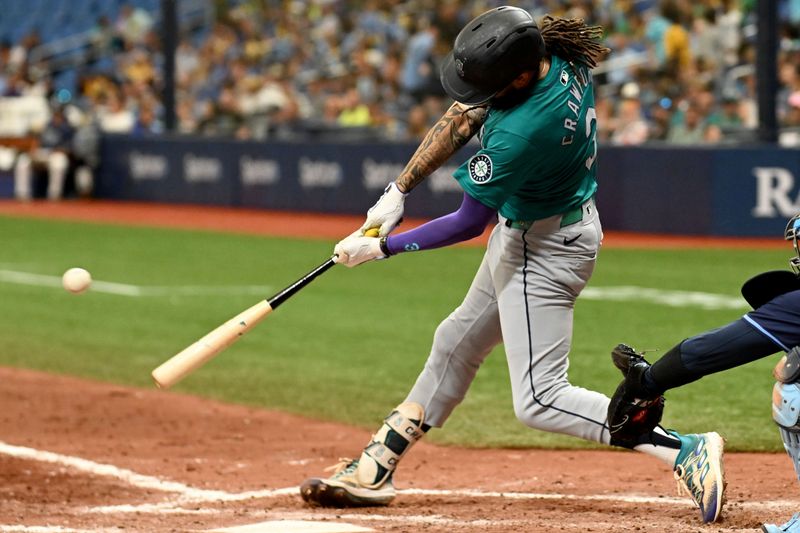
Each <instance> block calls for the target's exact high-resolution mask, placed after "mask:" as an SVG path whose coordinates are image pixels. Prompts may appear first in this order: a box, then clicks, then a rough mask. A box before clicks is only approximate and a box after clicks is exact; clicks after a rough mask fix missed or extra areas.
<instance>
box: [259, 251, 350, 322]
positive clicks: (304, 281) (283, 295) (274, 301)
mask: <svg viewBox="0 0 800 533" xmlns="http://www.w3.org/2000/svg"><path fill="white" fill-rule="evenodd" d="M335 264H336V262H335V261H334V258H333V257H331V258H330V259H327V260H326V261H325V262H324V263H322V264H321V265H319V266H318V267H316V268H315V269H314V270H312V271H311V272H309V273H308V274H306V275H305V276H303V277H302V278H300V279H298V280H297V281H295V282H294V283H292V284H291V285H289V286H288V287H286V288H285V289H283V290H282V291H281V292H279V293H278V294H276V295H275V296H273V297H272V298H269V299H268V300H267V303H269V305H270V307H272V308H273V309H275V308H276V307H278V306H279V305H281V304H282V303H283V302H285V301H286V300H288V299H289V298H291V297H292V295H294V294H295V293H296V292H297V291H299V290H300V289H302V288H303V287H305V286H306V285H308V284H309V283H311V282H312V281H314V279H315V278H316V277H317V276H319V275H320V274H322V273H323V272H325V271H326V270H328V269H329V268H331V267H332V266H333V265H335Z"/></svg>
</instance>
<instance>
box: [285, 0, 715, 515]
mask: <svg viewBox="0 0 800 533" xmlns="http://www.w3.org/2000/svg"><path fill="white" fill-rule="evenodd" d="M601 35H602V29H601V28H600V27H597V26H595V27H589V26H586V25H585V24H584V23H583V21H581V20H568V19H559V18H553V17H549V16H548V17H545V18H544V19H543V21H542V25H541V27H540V26H539V25H537V23H536V22H535V21H534V20H533V18H532V17H531V15H530V14H529V13H528V12H526V11H524V10H522V9H519V8H514V7H498V8H495V9H492V10H490V11H487V12H486V13H483V14H482V15H480V16H478V17H477V18H475V19H474V20H472V21H471V22H469V23H468V24H467V25H466V26H465V27H464V28H463V29H462V30H461V32H460V33H459V34H458V36H457V37H456V40H455V44H454V47H453V51H452V53H450V54H449V56H448V57H447V59H446V61H445V62H444V63H443V66H442V69H441V76H440V78H441V82H442V85H443V86H444V89H445V91H446V92H447V93H448V94H449V95H450V96H451V97H452V98H453V99H454V100H455V103H454V104H453V105H452V106H451V107H450V109H449V110H448V111H447V112H446V113H445V115H444V116H443V117H442V118H441V119H440V120H439V122H437V123H436V125H434V126H433V128H432V129H431V130H430V131H429V132H428V134H427V135H426V137H425V138H424V140H423V141H422V143H421V145H420V146H419V148H418V149H417V151H416V152H415V154H414V155H413V156H412V157H411V159H410V161H409V162H408V164H407V165H406V167H405V169H404V170H403V172H402V173H401V174H400V176H399V177H398V178H397V179H396V180H395V181H394V182H393V183H390V184H389V186H388V187H387V188H386V191H385V193H384V194H383V196H381V198H380V199H379V200H378V202H377V203H376V204H375V205H374V206H373V207H372V208H371V209H370V211H369V212H368V214H367V218H366V221H365V222H364V224H363V226H362V227H361V229H360V231H358V232H356V233H354V234H353V235H351V236H349V237H347V238H345V239H344V240H342V241H341V242H339V243H338V244H337V245H336V247H335V250H334V251H335V254H336V255H337V256H338V258H337V261H338V262H339V263H342V264H344V265H346V266H349V267H353V266H356V265H359V264H361V263H364V262H366V261H371V260H375V259H381V258H386V257H391V256H393V255H397V254H399V253H402V252H410V251H416V250H427V249H431V248H437V247H441V246H447V245H450V244H453V243H456V242H459V241H464V240H467V239H470V238H473V237H476V236H478V235H480V234H481V233H482V232H483V230H484V229H485V228H486V226H487V224H489V223H490V222H491V221H493V220H497V221H498V222H497V224H496V225H495V226H494V229H493V231H492V235H491V238H490V240H489V243H488V245H487V249H486V253H485V255H484V258H483V261H482V263H481V265H480V267H479V269H478V272H477V273H476V275H475V278H474V281H473V282H472V286H471V287H470V288H469V291H468V292H467V294H466V296H465V298H464V301H463V302H462V303H461V305H460V306H459V307H458V308H457V309H456V310H455V311H453V313H452V314H451V315H450V316H449V317H447V318H446V319H445V320H444V321H443V322H442V323H441V324H440V325H439V327H438V329H437V330H436V333H435V335H434V338H433V346H432V348H431V352H430V356H429V357H428V360H427V362H426V364H425V367H424V369H423V370H422V373H421V374H420V375H419V377H418V378H417V382H416V383H415V384H414V387H413V388H412V389H411V392H409V394H408V396H407V398H406V400H405V401H404V402H402V403H401V404H400V405H399V406H397V408H395V409H394V410H393V411H392V412H391V413H390V414H389V416H388V417H387V418H386V419H385V421H384V423H383V425H382V426H381V428H380V429H379V430H378V431H377V432H376V433H375V435H374V436H373V437H372V439H371V441H370V442H369V443H368V444H367V446H366V447H365V448H364V450H363V451H362V453H361V455H360V457H359V458H358V459H357V460H352V461H350V460H348V461H345V462H343V463H341V464H340V465H338V468H337V470H336V471H335V473H334V474H333V475H332V476H331V477H329V478H313V479H309V480H306V481H305V482H304V483H303V485H302V486H301V489H300V490H301V495H302V497H303V499H304V500H305V501H306V502H308V503H310V504H314V505H322V506H340V507H346V506H361V505H381V504H387V503H389V502H390V501H392V500H393V499H394V497H395V488H394V486H393V483H392V476H393V474H394V471H395V469H396V468H397V465H398V463H399V462H400V460H401V459H402V457H403V456H404V455H405V454H406V453H407V452H408V450H409V449H410V448H411V447H412V445H413V444H414V443H415V442H417V441H418V440H419V439H420V438H422V437H423V435H424V434H425V432H426V431H428V430H429V429H430V428H431V427H441V426H442V425H443V424H444V423H445V421H446V420H447V418H448V417H449V416H450V413H451V412H452V411H453V409H454V408H455V407H456V406H457V405H458V404H459V403H460V402H461V400H462V399H463V398H464V396H465V394H466V392H467V389H468V388H469V386H470V384H471V383H472V381H473V379H474V378H475V374H476V372H477V370H478V368H479V367H480V365H481V363H482V362H483V361H484V359H485V358H486V356H487V355H488V354H489V352H490V351H491V350H492V349H493V348H494V347H495V346H497V345H498V344H500V343H501V342H502V343H503V344H504V345H505V352H506V357H507V360H508V367H509V373H510V376H511V391H512V395H513V400H514V410H515V412H516V415H517V417H518V418H519V420H520V421H521V422H523V423H524V424H526V425H528V426H530V427H532V428H536V429H540V430H544V431H552V432H557V433H564V434H567V435H573V436H575V437H579V438H582V439H586V440H590V441H594V442H601V443H604V444H614V445H620V446H626V447H630V448H634V449H636V450H639V451H643V452H645V453H649V454H651V455H654V456H656V457H659V458H661V459H663V460H665V461H667V462H668V463H669V465H670V466H671V467H675V468H676V469H677V470H679V471H680V472H682V474H681V475H682V477H681V479H682V481H683V482H684V484H685V485H686V486H687V487H688V489H689V492H690V494H691V495H692V498H693V499H694V501H695V502H696V503H697V505H699V506H700V509H701V511H702V517H703V520H704V521H711V520H715V519H716V518H717V516H718V515H719V511H720V508H721V504H722V494H723V478H722V465H721V461H722V440H721V438H720V437H719V436H718V435H717V434H716V433H707V434H703V435H687V436H682V435H678V434H669V433H667V432H665V431H663V430H661V429H660V428H656V429H655V430H653V431H651V432H649V433H648V434H647V435H644V436H642V438H641V439H639V440H637V441H635V442H617V441H615V440H614V439H612V438H611V435H610V434H609V430H608V425H607V424H606V416H607V411H608V405H609V399H608V397H606V396H605V395H603V394H600V393H597V392H594V391H590V390H586V389H583V388H580V387H575V386H573V385H571V384H570V383H569V382H568V381H567V367H568V366H569V361H568V355H569V351H570V343H571V338H572V319H573V308H574V305H575V299H576V298H577V297H578V295H579V294H580V292H581V290H582V289H583V288H584V286H585V285H586V283H587V281H588V280H589V277H590V276H591V274H592V270H593V269H594V265H595V260H596V258H597V253H598V250H599V248H600V242H601V240H602V229H601V226H600V219H599V217H598V212H597V209H596V207H595V205H594V200H593V198H594V195H595V191H596V190H597V182H596V180H595V175H596V171H597V142H596V138H595V134H596V118H597V117H596V113H595V108H594V94H593V85H592V75H591V69H592V68H593V67H594V66H596V64H597V61H598V60H599V59H600V58H601V57H602V56H603V55H604V54H605V53H606V52H607V49H606V48H604V47H603V46H602V45H601V44H600V42H599V39H600V37H601ZM476 134H477V135H478V138H479V139H480V143H481V149H480V150H479V151H478V152H477V154H476V155H475V156H473V157H472V158H470V159H469V160H468V161H467V162H466V163H464V164H463V165H462V166H461V167H460V168H458V170H457V171H456V172H455V174H454V178H455V179H456V180H457V181H458V183H459V184H460V185H461V187H462V188H463V189H464V198H463V202H462V204H461V206H460V208H459V209H458V210H457V211H456V212H454V213H451V214H449V215H446V216H444V217H441V218H438V219H435V220H432V221H430V222H428V223H427V224H425V225H423V226H420V227H419V228H416V229H413V230H411V231H408V232H405V233H400V234H392V235H389V234H390V233H391V231H392V230H393V229H394V228H395V226H396V225H397V223H398V221H399V220H400V218H401V217H402V214H403V205H404V200H405V197H406V195H407V194H408V193H410V192H411V191H412V190H413V189H414V187H416V186H417V185H418V184H419V183H421V182H422V181H423V180H424V179H425V178H426V177H427V176H429V175H430V174H431V173H432V172H433V171H434V170H436V169H437V168H439V167H440V166H441V165H442V164H443V163H444V162H445V161H446V160H447V159H448V158H449V157H450V156H451V155H452V154H453V153H455V152H456V151H457V150H458V149H459V148H461V147H462V146H464V144H466V143H467V141H468V140H470V139H471V138H472V137H473V136H475V135H476ZM375 227H379V228H380V237H379V238H371V237H368V236H365V235H364V232H365V231H366V230H367V229H369V228H375ZM697 451H700V452H702V453H703V457H704V458H705V460H706V461H705V462H706V463H707V464H709V465H711V466H712V469H711V475H705V474H703V475H701V474H700V473H699V472H698V468H696V465H695V463H693V462H692V461H695V460H696V459H695V457H696V456H695V454H694V453H690V452H697Z"/></svg>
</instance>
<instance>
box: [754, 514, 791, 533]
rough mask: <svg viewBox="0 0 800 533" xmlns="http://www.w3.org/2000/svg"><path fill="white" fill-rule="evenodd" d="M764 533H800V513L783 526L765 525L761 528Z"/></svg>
mask: <svg viewBox="0 0 800 533" xmlns="http://www.w3.org/2000/svg"><path fill="white" fill-rule="evenodd" d="M761 530H762V531H763V532H764V533H798V532H800V513H795V514H794V516H793V517H791V518H790V519H789V521H788V522H786V523H785V524H783V525H782V526H776V525H775V524H764V525H763V526H761Z"/></svg>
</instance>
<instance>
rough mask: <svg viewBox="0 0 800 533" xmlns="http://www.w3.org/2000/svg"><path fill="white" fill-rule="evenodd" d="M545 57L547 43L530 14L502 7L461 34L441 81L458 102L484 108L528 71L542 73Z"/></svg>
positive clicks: (492, 11) (449, 56) (476, 19)
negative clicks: (541, 66)
mask: <svg viewBox="0 0 800 533" xmlns="http://www.w3.org/2000/svg"><path fill="white" fill-rule="evenodd" d="M544 55H545V47H544V40H543V39H542V34H541V33H540V32H539V27H538V26H537V25H536V22H534V20H533V17H531V15H530V13H528V12H527V11H525V10H524V9H520V8H518V7H510V6H503V7H498V8H495V9H492V10H490V11H487V12H486V13H483V14H482V15H479V16H478V17H476V18H475V19H473V20H472V21H471V22H470V23H469V24H467V25H466V26H464V29H462V30H461V31H460V32H459V34H458V36H457V37H456V42H455V44H454V45H453V51H452V52H451V53H450V54H449V55H448V56H447V58H446V59H445V62H444V64H443V65H442V70H441V75H440V79H441V82H442V86H443V87H444V90H445V91H446V92H447V94H448V95H450V96H451V97H452V98H453V99H454V100H456V101H458V102H461V103H464V104H469V105H475V104H482V103H484V102H486V101H488V100H490V99H491V98H492V97H493V96H494V95H495V94H497V93H498V92H499V91H500V90H502V89H504V88H505V87H506V86H508V84H509V83H511V82H512V81H514V79H515V78H516V77H517V76H519V75H520V74H522V73H523V72H525V71H526V70H533V71H534V72H535V73H538V70H539V63H540V62H541V60H542V57H543V56H544Z"/></svg>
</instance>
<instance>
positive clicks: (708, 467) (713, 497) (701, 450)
mask: <svg viewBox="0 0 800 533" xmlns="http://www.w3.org/2000/svg"><path fill="white" fill-rule="evenodd" d="M670 433H671V434H672V435H674V436H676V437H677V438H679V439H680V441H681V451H680V452H679V453H678V458H677V459H676V460H675V470H674V471H675V479H677V480H678V486H679V487H682V488H683V489H685V490H686V491H687V492H688V493H689V495H690V496H691V497H692V500H694V503H695V504H696V505H697V506H698V507H699V508H700V515H701V516H702V517H703V522H713V521H715V520H716V519H717V518H719V515H720V513H721V512H722V506H723V505H724V504H725V472H724V470H723V468H722V450H723V448H724V446H725V441H724V440H722V437H720V436H719V435H718V434H717V433H713V432H712V433H703V434H701V435H694V434H692V435H679V434H678V433H675V432H674V431H670Z"/></svg>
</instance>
